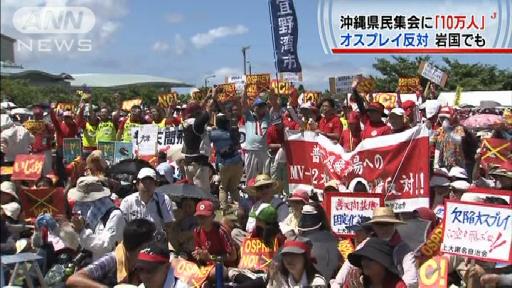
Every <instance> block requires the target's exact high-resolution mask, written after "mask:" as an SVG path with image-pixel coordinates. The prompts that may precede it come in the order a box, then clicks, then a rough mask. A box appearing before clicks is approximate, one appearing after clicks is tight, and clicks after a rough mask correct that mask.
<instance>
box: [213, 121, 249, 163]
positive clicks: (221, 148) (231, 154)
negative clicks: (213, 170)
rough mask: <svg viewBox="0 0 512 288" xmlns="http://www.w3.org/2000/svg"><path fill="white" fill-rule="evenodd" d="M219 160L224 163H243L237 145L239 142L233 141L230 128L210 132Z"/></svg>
mask: <svg viewBox="0 0 512 288" xmlns="http://www.w3.org/2000/svg"><path fill="white" fill-rule="evenodd" d="M210 140H211V141H212V142H213V147H214V148H215V153H216V155H217V160H218V162H219V163H220V164H222V165H236V164H240V165H241V164H242V156H240V152H239V151H238V149H237V148H236V147H238V146H239V143H233V138H232V137H231V133H230V131H228V130H221V129H214V130H212V131H211V133H210Z"/></svg>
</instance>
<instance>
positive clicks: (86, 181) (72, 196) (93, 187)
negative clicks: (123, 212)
mask: <svg viewBox="0 0 512 288" xmlns="http://www.w3.org/2000/svg"><path fill="white" fill-rule="evenodd" d="M107 196H110V189H108V188H107V187H105V186H103V184H102V183H101V180H100V178H98V177H94V176H85V177H80V178H78V181H77V183H76V187H74V188H71V189H70V190H69V194H68V200H71V201H80V202H91V201H95V200H98V199H100V198H103V197H107Z"/></svg>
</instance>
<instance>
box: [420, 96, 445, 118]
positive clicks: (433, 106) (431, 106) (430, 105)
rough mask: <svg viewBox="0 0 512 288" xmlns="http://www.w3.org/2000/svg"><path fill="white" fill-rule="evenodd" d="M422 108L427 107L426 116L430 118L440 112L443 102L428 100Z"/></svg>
mask: <svg viewBox="0 0 512 288" xmlns="http://www.w3.org/2000/svg"><path fill="white" fill-rule="evenodd" d="M420 108H425V116H426V117H427V119H428V118H431V117H432V116H434V115H436V113H437V112H439V109H440V108H441V102H439V101H438V100H427V101H425V103H423V105H422V106H421V107H420Z"/></svg>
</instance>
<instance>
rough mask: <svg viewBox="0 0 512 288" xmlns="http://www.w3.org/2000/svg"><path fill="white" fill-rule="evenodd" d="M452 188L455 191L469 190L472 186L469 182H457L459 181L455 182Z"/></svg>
mask: <svg viewBox="0 0 512 288" xmlns="http://www.w3.org/2000/svg"><path fill="white" fill-rule="evenodd" d="M450 186H451V187H452V188H453V189H455V190H468V189H469V186H471V184H469V182H468V181H464V180H457V181H453V182H452V183H451V184H450Z"/></svg>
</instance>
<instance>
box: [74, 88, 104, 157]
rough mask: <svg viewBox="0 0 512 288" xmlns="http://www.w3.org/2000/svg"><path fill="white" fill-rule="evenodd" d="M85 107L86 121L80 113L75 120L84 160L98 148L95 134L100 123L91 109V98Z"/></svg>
mask: <svg viewBox="0 0 512 288" xmlns="http://www.w3.org/2000/svg"><path fill="white" fill-rule="evenodd" d="M87 106H88V109H87V111H88V113H89V115H88V116H87V119H84V118H83V114H82V113H80V114H78V120H77V125H78V127H79V128H81V129H82V150H83V152H84V158H87V156H89V154H90V153H91V152H92V151H94V150H96V147H98V142H97V137H98V135H97V133H98V125H99V123H100V120H99V118H98V116H97V115H96V111H94V109H93V107H92V104H91V98H89V102H88V103H87ZM84 108H85V106H84Z"/></svg>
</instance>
